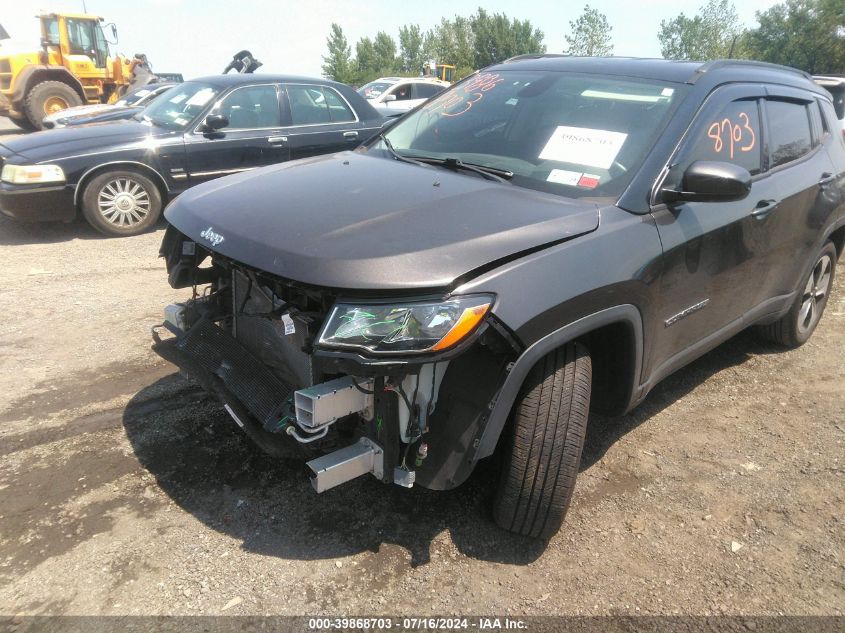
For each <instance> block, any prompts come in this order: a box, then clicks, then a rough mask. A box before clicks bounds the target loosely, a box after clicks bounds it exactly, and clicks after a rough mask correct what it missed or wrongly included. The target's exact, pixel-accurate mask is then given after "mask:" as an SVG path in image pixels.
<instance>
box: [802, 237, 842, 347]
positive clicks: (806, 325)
mask: <svg viewBox="0 0 845 633" xmlns="http://www.w3.org/2000/svg"><path fill="white" fill-rule="evenodd" d="M832 266H833V262H832V260H831V258H830V255H827V254H825V255H822V256H821V258H820V259H819V261H817V262H816V265H815V266H813V272H811V273H810V278H809V279H808V280H807V284H806V285H805V286H804V293H803V294H802V296H801V310H800V311H799V312H798V331H799V332H800V333H802V334H804V333H806V332H809V331H811V330H812V329H813V328H814V327H815V326H816V323H817V322H818V320H819V317H821V312H822V308H823V306H824V301H825V298H826V297H827V293H828V292H830V282H831V280H832V275H831V269H832Z"/></svg>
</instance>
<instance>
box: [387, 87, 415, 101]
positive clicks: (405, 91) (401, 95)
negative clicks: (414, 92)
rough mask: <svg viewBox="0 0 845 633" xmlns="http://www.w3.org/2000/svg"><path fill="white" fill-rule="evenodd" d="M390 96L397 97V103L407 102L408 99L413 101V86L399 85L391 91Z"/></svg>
mask: <svg viewBox="0 0 845 633" xmlns="http://www.w3.org/2000/svg"><path fill="white" fill-rule="evenodd" d="M390 94H392V95H395V96H396V100H397V101H407V100H408V99H413V97H412V96H411V84H399V85H398V86H396V87H395V88H394V89H393V90H391V91H390Z"/></svg>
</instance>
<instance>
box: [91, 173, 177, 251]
mask: <svg viewBox="0 0 845 633" xmlns="http://www.w3.org/2000/svg"><path fill="white" fill-rule="evenodd" d="M82 212H83V214H84V215H85V219H86V220H88V223H89V224H90V225H91V226H93V227H94V228H95V229H97V230H98V231H100V233H105V234H106V235H116V236H128V235H138V234H139V233H143V232H144V231H146V230H148V229H149V228H150V227H152V226H153V225H154V224H155V223H156V222H157V221H158V218H159V216H160V215H161V192H160V191H159V190H158V187H156V185H155V183H154V182H153V181H152V180H150V179H149V178H147V177H146V176H144V175H143V174H140V173H138V172H135V171H128V170H127V171H109V172H105V173H103V174H100V175H99V176H97V177H95V178H94V179H93V180H92V181H91V182H89V183H88V185H87V186H86V187H85V191H84V193H83V195H82Z"/></svg>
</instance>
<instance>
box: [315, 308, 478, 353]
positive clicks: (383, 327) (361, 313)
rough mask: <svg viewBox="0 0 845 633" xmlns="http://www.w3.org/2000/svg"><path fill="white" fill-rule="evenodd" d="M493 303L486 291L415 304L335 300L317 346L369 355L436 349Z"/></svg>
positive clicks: (458, 337)
mask: <svg viewBox="0 0 845 633" xmlns="http://www.w3.org/2000/svg"><path fill="white" fill-rule="evenodd" d="M492 305H493V297H492V296H490V295H468V296H464V297H452V298H451V299H447V300H445V301H430V302H429V301H426V302H413V303H390V304H357V305H353V304H345V303H337V304H335V306H334V307H333V308H332V311H331V313H330V314H329V318H328V319H326V324H325V325H324V326H323V329H322V331H321V332H320V337H319V339H318V345H319V346H321V347H324V348H326V347H329V348H340V349H343V348H354V349H362V350H366V351H368V352H373V353H409V352H410V353H414V352H417V353H419V352H439V351H442V350H446V349H448V348H450V347H453V346H454V345H456V344H457V343H459V342H460V341H462V340H464V339H465V338H466V337H467V336H469V335H470V334H471V333H472V332H474V331H475V330H476V328H477V327H478V325H479V324H480V323H481V321H482V319H483V318H484V315H486V314H487V312H488V311H489V310H490V307H491V306H492Z"/></svg>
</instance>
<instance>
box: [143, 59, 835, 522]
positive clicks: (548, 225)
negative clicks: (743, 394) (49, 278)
mask: <svg viewBox="0 0 845 633" xmlns="http://www.w3.org/2000/svg"><path fill="white" fill-rule="evenodd" d="M843 201H845V142H843V137H842V134H841V133H840V132H839V131H838V130H837V129H836V116H835V113H834V110H833V105H832V103H831V99H830V95H829V94H828V93H827V92H825V91H824V90H823V89H822V88H820V87H819V86H817V85H815V84H814V83H813V82H812V80H811V78H810V77H809V76H807V75H806V74H804V73H801V72H798V71H796V70H793V69H789V68H784V67H779V66H771V65H767V64H760V63H753V62H742V61H717V62H711V63H706V64H701V63H692V62H672V61H663V60H637V59H589V58H572V57H561V56H554V55H545V56H528V57H520V58H515V59H512V60H508V61H507V62H505V63H502V64H499V65H496V66H493V67H490V68H486V69H484V70H483V71H480V72H478V73H476V74H474V75H472V76H470V77H468V78H467V79H465V80H463V81H462V82H459V83H458V84H456V85H455V86H453V87H452V88H451V89H449V90H447V91H445V92H444V93H442V94H441V95H439V96H437V97H436V98H434V99H432V100H430V101H428V102H427V103H425V104H423V105H422V106H420V107H418V108H416V109H415V110H413V111H412V112H411V113H409V114H408V115H406V116H404V117H402V118H401V119H399V120H398V121H397V122H396V123H395V124H394V125H393V126H391V127H390V128H389V129H387V130H385V131H384V132H382V133H381V134H380V135H379V136H377V137H375V138H373V139H371V140H370V141H369V142H367V143H365V144H364V145H363V146H362V147H360V148H358V149H357V150H355V151H352V152H342V153H339V154H335V155H331V156H322V157H314V158H308V159H304V160H299V161H294V162H290V163H286V164H282V165H277V166H273V167H268V168H266V169H262V170H258V171H253V172H251V173H248V174H241V175H237V176H232V177H228V178H224V179H222V180H218V181H215V182H213V183H208V184H205V185H201V186H198V187H196V188H193V189H191V190H190V191H188V192H187V193H185V194H183V195H182V196H181V197H179V198H178V199H177V200H175V201H174V202H173V203H171V205H170V206H169V208H168V210H167V212H166V217H167V219H168V221H169V222H170V224H171V226H170V227H169V228H168V230H167V233H166V235H165V238H164V242H163V244H162V249H161V254H162V256H163V257H165V258H166V260H167V268H168V273H169V279H170V283H171V285H173V286H174V287H176V288H186V287H191V286H193V287H194V288H195V294H194V296H195V297H196V298H194V299H193V300H191V301H189V302H187V303H184V304H178V305H172V306H168V308H167V310H166V320H165V323H164V326H165V327H162V328H159V329H158V330H157V332H156V334H155V338H156V343H155V346H154V347H155V349H156V351H157V352H158V353H159V354H161V355H162V356H163V357H165V358H167V359H170V360H172V361H173V362H174V363H176V364H177V365H179V366H180V367H182V368H183V369H185V370H187V372H188V373H190V374H192V375H193V376H195V377H196V379H197V380H199V381H200V382H201V383H202V384H203V385H204V386H205V387H206V388H207V389H209V390H210V391H212V392H213V393H215V394H217V395H218V396H219V398H220V400H221V401H222V403H223V405H224V406H225V408H226V410H227V411H228V412H229V414H230V415H231V417H232V418H233V419H234V421H235V422H236V423H237V424H238V425H239V426H240V427H242V428H243V430H244V431H245V432H246V433H247V434H248V435H249V436H250V437H251V438H252V439H254V440H255V441H256V442H257V443H258V444H259V445H261V446H262V447H263V448H265V449H266V450H268V451H270V452H272V453H273V454H277V455H286V454H289V453H290V452H295V453H297V454H299V455H304V456H305V458H306V459H308V460H309V461H308V466H309V467H310V469H311V471H312V474H313V478H312V483H313V485H314V487H315V488H316V490H317V491H318V492H321V491H323V490H326V489H328V488H331V487H333V486H336V485H338V484H340V483H342V482H345V481H347V480H349V479H351V478H353V477H356V476H359V475H363V474H367V473H369V474H372V475H374V476H375V477H377V478H379V479H380V480H382V481H383V482H385V483H396V484H399V485H402V486H409V487H410V486H412V485H421V486H425V487H427V488H433V489H441V490H442V489H448V488H452V487H454V486H458V485H460V484H461V483H462V482H463V481H465V480H466V479H467V477H468V476H469V475H470V473H471V472H472V470H473V468H474V467H475V465H476V464H477V463H478V462H479V460H482V459H485V458H488V457H490V456H492V455H493V454H494V452H498V453H499V454H500V455H501V456H502V470H501V480H500V482H499V484H498V491H497V494H496V501H495V507H494V515H495V520H496V522H497V523H498V524H499V525H501V526H502V527H504V528H506V529H508V530H511V531H514V532H517V533H520V534H525V535H529V536H534V537H541V538H548V537H550V536H551V535H553V534H554V533H555V532H556V531H557V530H558V528H559V527H560V525H561V522H562V520H563V517H564V515H565V513H566V510H567V506H568V504H569V500H570V497H571V494H572V490H573V487H574V484H575V478H576V474H577V472H578V465H579V460H580V456H581V448H582V445H583V442H584V434H585V428H586V425H587V420H588V415H589V411H590V410H591V409H592V410H596V411H601V412H603V413H611V414H624V413H625V412H627V411H628V410H630V409H631V408H632V407H634V406H636V405H637V404H638V403H639V402H641V401H642V400H643V399H644V398H645V397H646V395H647V394H648V392H649V390H650V389H652V388H653V387H654V386H655V385H656V384H657V383H658V382H659V381H660V380H662V379H663V378H664V377H666V376H667V375H669V374H670V373H671V372H673V371H675V370H676V369H678V368H680V367H682V366H683V365H685V364H686V363H688V362H690V361H691V360H693V359H695V358H696V357H698V356H700V355H702V354H703V353H705V352H706V351H707V350H709V349H711V348H713V347H715V346H716V345H718V344H719V343H720V342H722V341H724V340H726V339H727V338H729V337H731V336H733V335H734V334H736V333H737V332H739V331H740V330H743V329H745V328H747V327H749V326H755V327H756V328H757V329H758V330H759V331H760V332H761V334H762V335H764V336H766V337H768V338H769V339H771V340H773V341H775V342H777V343H780V344H782V345H784V346H788V347H794V346H798V345H801V344H802V343H804V342H805V341H806V340H807V339H808V338H809V337H810V335H811V334H812V332H813V330H814V328H815V327H816V325H817V324H818V322H819V318H820V317H821V315H822V311H823V310H824V307H825V304H826V302H827V299H828V294H829V292H830V289H831V283H832V279H833V274H834V269H835V265H836V261H837V258H838V255H839V254H840V253H841V252H842V250H843V247H845V202H843Z"/></svg>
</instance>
